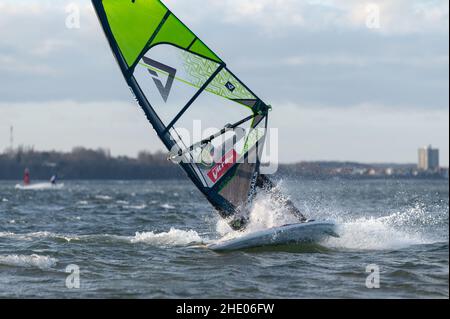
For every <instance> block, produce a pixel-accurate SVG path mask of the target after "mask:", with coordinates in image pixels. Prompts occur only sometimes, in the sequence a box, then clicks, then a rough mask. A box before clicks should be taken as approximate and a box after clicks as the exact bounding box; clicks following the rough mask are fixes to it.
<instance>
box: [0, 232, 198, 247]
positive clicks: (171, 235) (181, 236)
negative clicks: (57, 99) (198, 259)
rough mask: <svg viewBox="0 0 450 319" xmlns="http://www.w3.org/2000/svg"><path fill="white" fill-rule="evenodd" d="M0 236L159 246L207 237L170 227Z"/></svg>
mask: <svg viewBox="0 0 450 319" xmlns="http://www.w3.org/2000/svg"><path fill="white" fill-rule="evenodd" d="M0 238H8V239H14V240H19V241H33V240H36V239H53V240H63V241H66V242H69V243H70V242H115V243H125V244H127V243H128V244H137V243H145V244H150V245H154V246H160V247H171V246H173V247H180V246H190V245H195V244H202V243H204V242H205V241H207V239H204V238H202V237H201V236H200V235H199V234H198V233H197V232H196V231H194V230H188V231H185V230H180V229H176V228H171V229H170V231H168V232H161V233H155V232H142V233H140V232H137V233H136V234H135V235H134V236H117V235H109V234H98V235H62V234H56V233H51V232H35V233H28V234H15V233H11V232H0Z"/></svg>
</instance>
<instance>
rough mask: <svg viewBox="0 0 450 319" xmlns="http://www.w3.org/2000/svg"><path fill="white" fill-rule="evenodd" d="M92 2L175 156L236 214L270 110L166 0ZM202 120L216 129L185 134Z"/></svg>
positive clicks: (248, 190) (245, 197)
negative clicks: (196, 134) (178, 16)
mask: <svg viewBox="0 0 450 319" xmlns="http://www.w3.org/2000/svg"><path fill="white" fill-rule="evenodd" d="M92 2H93V4H94V8H95V10H96V12H97V15H98V17H99V20H100V22H101V25H102V27H103V30H104V31H105V35H106V37H107V38H108V41H109V44H110V46H111V49H112V51H113V53H114V55H115V57H116V60H117V61H118V63H119V65H120V68H121V70H122V73H123V75H124V77H125V80H126V82H127V84H128V85H129V87H130V89H131V91H132V92H133V94H134V95H135V97H136V100H137V101H138V103H139V105H140V106H141V108H142V109H143V110H144V113H145V114H146V116H147V119H148V120H149V122H150V123H151V124H152V126H153V128H154V129H155V131H156V132H157V134H158V136H159V137H160V139H161V140H162V142H163V143H164V145H165V146H166V148H167V149H168V151H170V154H178V155H179V157H180V158H181V161H180V163H179V164H180V166H181V167H182V168H183V169H184V171H185V172H186V173H187V175H188V176H189V177H190V178H191V180H192V181H193V183H194V184H195V185H196V186H197V187H198V188H199V190H200V191H201V192H203V194H204V195H205V196H206V198H207V199H208V200H209V201H210V203H211V204H213V206H214V207H215V208H216V209H218V210H219V212H220V213H221V214H222V216H224V217H227V216H233V215H234V214H237V213H238V212H239V210H241V209H243V207H245V206H246V205H247V204H248V202H249V201H250V200H251V198H252V192H253V188H254V184H255V180H256V178H257V176H258V174H259V167H260V156H261V153H262V145H263V144H264V140H265V134H266V129H267V117H268V114H267V112H268V110H269V107H268V106H267V105H266V104H265V103H264V102H263V101H262V100H261V99H259V98H258V96H257V95H256V94H254V93H253V91H252V90H250V89H249V87H248V86H247V85H246V84H244V83H243V82H242V81H241V80H240V79H239V78H238V77H237V76H235V75H234V74H233V73H232V72H231V71H230V70H229V68H228V67H227V66H226V64H225V63H224V62H223V61H222V60H221V59H220V58H219V57H218V56H217V55H216V53H214V52H213V51H212V50H211V49H210V48H209V47H208V46H207V45H206V44H205V43H204V42H203V41H202V40H201V39H199V38H198V37H197V36H196V35H195V34H194V33H193V32H192V31H191V30H190V29H189V28H188V27H187V26H186V25H185V24H183V23H182V22H181V20H180V19H178V18H177V17H176V16H175V15H174V14H173V13H172V12H171V11H170V10H169V9H168V8H167V7H166V6H165V5H164V4H163V3H162V2H161V1H159V0H139V1H123V0H92ZM197 122H200V123H201V124H202V126H204V127H205V128H215V132H216V133H214V134H212V135H209V136H207V137H204V136H200V137H198V136H194V135H195V134H193V136H187V135H186V134H183V132H184V133H185V132H186V131H188V132H190V131H193V127H194V126H195V125H196V123H197ZM230 123H235V124H230ZM210 134H211V133H210ZM188 135H189V134H188ZM189 145H190V146H189ZM249 159H253V161H252V162H250V161H249Z"/></svg>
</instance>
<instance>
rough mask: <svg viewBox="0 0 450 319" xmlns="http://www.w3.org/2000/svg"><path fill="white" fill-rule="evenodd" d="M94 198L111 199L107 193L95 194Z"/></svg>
mask: <svg viewBox="0 0 450 319" xmlns="http://www.w3.org/2000/svg"><path fill="white" fill-rule="evenodd" d="M95 199H99V200H104V201H108V200H111V199H112V197H111V196H108V195H95Z"/></svg>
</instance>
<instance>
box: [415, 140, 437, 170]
mask: <svg viewBox="0 0 450 319" xmlns="http://www.w3.org/2000/svg"><path fill="white" fill-rule="evenodd" d="M418 168H419V170H421V171H438V170H439V150H438V149H434V148H433V147H432V146H431V145H430V146H427V147H423V148H420V149H419V165H418Z"/></svg>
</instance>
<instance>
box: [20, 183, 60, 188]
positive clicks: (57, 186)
mask: <svg viewBox="0 0 450 319" xmlns="http://www.w3.org/2000/svg"><path fill="white" fill-rule="evenodd" d="M15 188H16V189H19V190H56V189H63V188H64V184H52V183H39V184H30V185H21V184H17V185H16V187H15Z"/></svg>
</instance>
